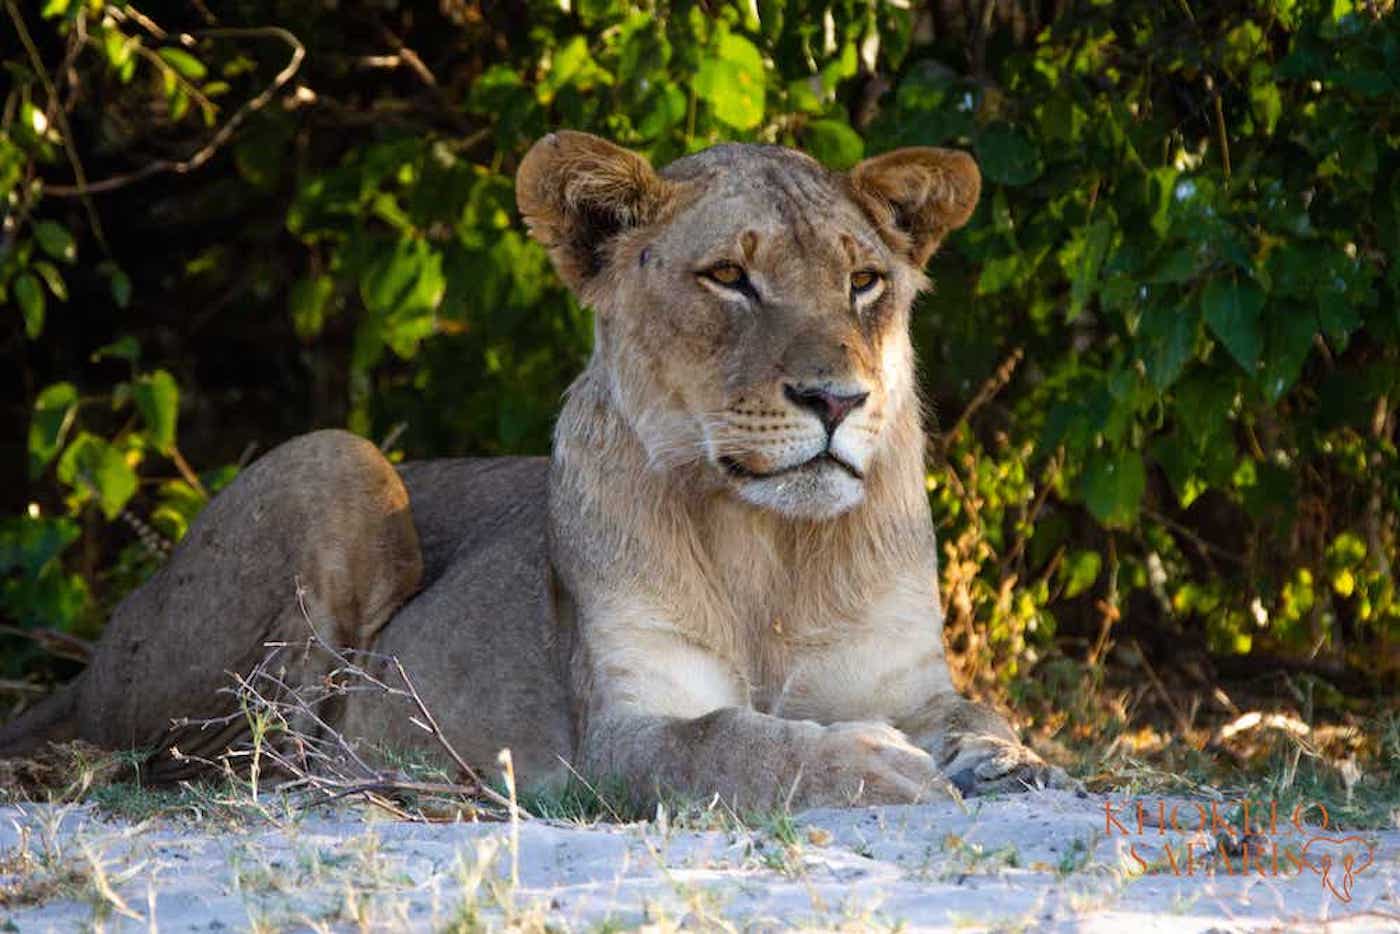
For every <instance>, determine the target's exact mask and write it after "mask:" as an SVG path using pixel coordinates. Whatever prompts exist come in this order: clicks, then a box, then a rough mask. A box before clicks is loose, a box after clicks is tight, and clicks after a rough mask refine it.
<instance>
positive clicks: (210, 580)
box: [75, 431, 422, 780]
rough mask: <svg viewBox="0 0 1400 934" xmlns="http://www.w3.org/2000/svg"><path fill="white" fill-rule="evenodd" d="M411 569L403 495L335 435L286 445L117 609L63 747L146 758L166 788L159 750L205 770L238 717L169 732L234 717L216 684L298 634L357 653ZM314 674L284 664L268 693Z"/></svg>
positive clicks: (414, 558) (415, 573) (244, 477)
mask: <svg viewBox="0 0 1400 934" xmlns="http://www.w3.org/2000/svg"><path fill="white" fill-rule="evenodd" d="M421 571H422V562H421V556H420V554H419V547H418V537H417V533H416V532H415V530H414V525H413V518H412V515H411V513H410V511H409V505H408V494H407V493H406V492H405V490H404V487H403V484H402V482H401V481H400V479H399V477H398V474H397V473H396V472H395V470H394V469H393V467H392V466H391V465H390V464H389V463H388V461H386V460H385V459H384V458H383V457H382V456H381V455H380V453H379V451H378V450H377V449H376V448H375V447H374V445H372V444H370V443H369V442H367V441H365V440H363V439H361V438H358V437H356V436H354V435H351V434H348V433H346V432H341V431H320V432H315V433H312V434H308V435H303V436H301V437H299V438H295V439H293V440H291V441H289V442H287V443H286V444H283V445H281V446H280V447H278V448H276V449H274V450H272V451H270V452H269V453H268V454H267V455H265V456H264V457H262V458H260V459H259V460H258V461H257V462H255V463H254V464H253V465H252V466H250V467H248V468H247V469H246V470H244V471H243V473H241V474H240V475H239V476H238V478H237V479H236V480H234V482H233V483H232V484H230V485H229V487H228V488H227V489H225V490H224V491H222V492H221V493H219V494H218V495H217V496H216V497H215V498H214V499H213V501H212V502H210V503H209V505H208V506H207V507H206V508H205V510H204V512H203V513H202V514H201V515H200V516H199V518H198V519H197V520H196V522H195V523H194V524H193V525H192V526H191V527H190V530H189V533H188V534H187V535H186V536H185V538H184V540H183V541H181V543H180V544H179V546H178V547H177V548H176V549H175V552H174V553H173V554H172V555H171V557H170V560H169V561H168V562H167V563H166V565H165V566H164V567H163V568H161V570H160V571H159V572H157V574H156V575H155V576H154V577H152V578H151V579H150V580H149V581H147V582H146V583H145V584H144V585H143V586H142V587H140V588H139V589H138V590H136V591H135V592H133V593H132V594H131V595H130V596H128V597H127V598H126V599H125V600H124V601H122V603H121V604H120V605H119V606H118V607H117V609H116V611H115V612H114V613H113V614H112V618H111V620H110V621H109V623H108V625H107V629H106V631H105V632H104V633H103V636H102V638H101V640H100V641H99V642H98V644H97V647H96V651H95V652H94V655H93V659H92V662H91V663H90V665H89V666H88V669H87V670H86V671H85V672H84V673H83V675H82V676H81V679H80V681H79V683H78V684H77V685H76V690H77V697H76V704H75V707H76V722H77V734H78V736H79V737H80V738H82V739H86V740H88V741H90V742H93V743H96V744H98V745H100V746H104V747H107V748H114V749H131V748H147V749H152V750H155V751H156V752H157V755H155V756H154V757H153V758H152V759H151V761H150V763H149V764H148V769H147V773H146V774H147V776H148V777H149V778H152V779H155V780H166V779H171V778H175V777H181V776H182V775H183V774H184V773H185V772H186V771H188V767H187V766H183V765H182V764H181V763H180V762H177V761H176V760H175V759H173V758H172V757H171V756H169V755H168V754H165V751H166V750H168V749H169V748H170V747H171V746H179V748H180V749H181V751H182V752H184V753H186V754H188V755H194V756H202V757H206V758H212V757H215V756H218V755H219V754H220V753H222V752H223V751H224V750H225V749H226V748H227V746H228V745H229V743H230V742H233V741H235V740H237V739H238V738H239V737H240V736H242V735H246V733H247V732H248V729H249V728H248V724H247V723H246V722H245V721H243V720H242V718H234V719H231V720H229V721H228V722H227V723H225V724H224V725H223V726H221V727H218V728H208V727H205V728H201V727H199V726H197V725H185V726H176V725H173V724H175V723H177V722H179V721H184V720H186V719H188V720H192V721H198V720H207V719H210V718H216V717H220V716H227V715H228V714H230V713H233V712H234V711H235V710H237V706H236V702H235V699H234V697H233V696H231V695H230V694H229V693H228V692H227V691H226V690H224V689H226V688H229V687H230V686H232V684H233V681H232V678H231V676H230V673H239V674H246V673H247V672H249V671H251V670H252V669H253V668H254V667H255V666H256V665H257V664H258V663H259V662H260V661H262V660H263V659H264V658H265V656H266V654H267V652H268V648H267V645H266V644H267V643H268V642H275V641H285V642H297V641H302V642H304V641H305V640H306V639H307V637H308V636H309V635H310V632H309V630H308V626H307V624H308V621H309V622H310V623H311V625H313V626H315V628H316V631H317V634H318V636H319V637H320V638H322V639H324V640H325V641H326V642H328V643H330V644H333V645H336V646H338V647H342V648H358V647H366V646H368V645H369V643H370V641H371V640H372V638H373V637H374V635H375V633H376V632H378V630H379V629H380V628H381V627H382V626H383V625H384V624H385V623H386V622H387V621H388V620H389V617H390V616H391V615H392V614H393V613H394V611H395V610H396V609H397V608H398V607H399V606H400V605H401V604H402V603H403V602H404V601H405V600H406V599H407V598H408V597H409V596H410V595H411V594H412V593H413V592H414V591H415V590H416V589H417V587H418V584H419V579H420V576H421ZM293 654H295V653H293ZM321 667H322V668H324V667H326V666H325V665H324V664H322V665H321ZM315 668H316V665H315V664H314V663H312V662H296V661H293V662H292V664H290V665H289V670H288V671H287V672H286V674H285V676H284V680H287V681H295V682H298V683H305V682H306V681H307V679H310V678H314V677H317V676H318V672H317V671H316V670H315ZM289 686H293V687H294V686H295V685H289Z"/></svg>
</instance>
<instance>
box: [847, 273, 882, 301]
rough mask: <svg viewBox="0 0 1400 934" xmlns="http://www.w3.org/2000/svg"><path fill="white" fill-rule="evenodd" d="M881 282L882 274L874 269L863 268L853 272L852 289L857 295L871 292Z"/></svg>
mask: <svg viewBox="0 0 1400 934" xmlns="http://www.w3.org/2000/svg"><path fill="white" fill-rule="evenodd" d="M879 282H880V274H879V273H878V272H876V271H875V270H873V269H862V270H861V271H860V272H853V273H851V291H852V292H854V293H855V294H856V295H859V294H861V293H862V292H869V291H870V290H871V289H873V288H875V286H876V285H877V284H879Z"/></svg>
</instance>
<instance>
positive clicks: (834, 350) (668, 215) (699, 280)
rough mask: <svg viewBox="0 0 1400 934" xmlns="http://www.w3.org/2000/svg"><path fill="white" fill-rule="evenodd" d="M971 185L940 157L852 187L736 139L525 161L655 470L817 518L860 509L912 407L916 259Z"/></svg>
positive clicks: (544, 149) (861, 176) (970, 171)
mask: <svg viewBox="0 0 1400 934" xmlns="http://www.w3.org/2000/svg"><path fill="white" fill-rule="evenodd" d="M551 141H554V142H551ZM882 162H883V163H885V164H883V165H882V164H881V163H882ZM546 165H547V166H548V167H549V170H548V172H547V173H546V171H545V170H544V166H546ZM536 169H539V170H540V171H536ZM892 186H894V188H893V189H892ZM976 189H977V176H976V169H975V167H974V166H973V165H972V163H971V160H970V159H968V158H967V157H965V156H962V155H961V154H958V153H950V152H947V151H944V150H903V151H900V152H897V153H892V154H890V155H888V156H885V157H881V158H879V159H875V160H870V162H867V163H863V164H862V166H860V167H857V169H856V170H854V171H853V172H852V173H851V174H850V175H848V176H842V175H837V174H834V173H831V172H828V171H827V170H825V169H824V168H822V167H821V166H820V165H819V164H817V163H816V162H815V161H813V160H811V159H810V158H808V157H806V156H805V155H802V154H801V153H798V152H795V151H792V150H787V149H781V148H778V147H764V146H748V145H728V146H719V147H715V148H713V149H709V150H706V151H704V152H702V153H698V154H696V155H694V156H690V157H687V158H685V159H682V160H680V161H678V162H676V163H673V164H672V165H671V166H669V167H667V168H666V169H665V170H664V171H663V172H661V173H660V174H657V173H654V172H652V171H651V169H650V167H649V166H647V165H646V163H645V162H643V161H642V160H640V159H639V158H638V157H637V156H635V155H633V154H631V153H628V152H626V151H625V150H620V149H616V147H612V146H611V145H610V144H606V143H603V142H602V141H601V140H597V139H596V138H594V137H587V136H582V135H581V134H572V133H570V134H559V135H558V136H555V137H549V138H546V140H544V141H541V142H540V143H539V144H537V145H536V147H535V148H534V149H533V150H532V151H531V154H530V156H528V157H527V159H526V162H525V163H524V164H523V165H522V167H521V170H520V185H519V198H520V201H521V206H522V209H523V211H524V213H525V214H526V217H527V219H529V221H530V222H531V228H532V231H533V232H534V233H535V234H536V236H538V237H539V238H540V239H541V241H542V242H544V243H545V244H546V245H547V246H549V247H550V248H551V253H552V255H553V257H554V260H555V263H556V266H557V267H558V268H559V270H560V272H561V273H562V274H563V275H564V277H565V280H566V281H567V282H569V284H570V285H571V286H573V287H574V288H575V290H576V291H578V292H579V294H580V296H581V297H582V298H584V300H585V301H588V302H590V303H591V304H592V305H593V306H594V307H595V308H596V309H597V310H598V312H599V316H598V347H597V350H596V353H597V354H599V355H600V357H601V360H602V361H603V363H604V364H605V366H606V369H607V372H608V374H609V376H610V381H611V384H612V385H611V389H612V395H613V398H614V401H615V402H616V403H617V405H618V407H619V409H620V410H621V412H622V413H623V414H624V416H625V417H626V418H627V420H628V422H629V424H630V425H631V426H632V428H633V429H634V430H635V432H636V434H637V436H638V438H639V440H640V441H641V443H642V444H643V446H644V447H645V448H646V451H647V454H648V459H649V462H650V463H651V464H652V466H653V468H654V469H658V470H690V471H695V470H697V469H698V470H699V471H700V472H701V473H702V474H703V475H704V476H705V477H706V478H708V480H710V481H711V482H713V483H715V484H719V485H723V486H724V487H726V488H727V489H729V490H731V491H732V492H733V494H734V495H736V496H738V497H740V498H741V499H743V500H745V501H747V502H749V503H752V504H754V505H757V506H761V507H764V508H768V509H772V510H775V511H777V512H779V513H782V514H784V515H787V516H790V517H794V518H804V519H822V518H828V517H831V516H835V515H838V514H840V513H842V512H844V511H846V510H849V509H850V508H852V507H853V506H855V505H856V504H858V503H859V502H860V501H861V500H862V499H863V497H864V495H865V487H866V482H867V478H868V476H869V474H870V472H871V471H872V470H875V469H878V464H879V460H880V457H881V454H882V452H883V451H884V449H885V448H886V447H887V445H888V444H889V435H890V432H888V431H887V427H888V426H889V425H890V424H891V422H892V421H893V420H894V418H895V416H896V415H897V414H898V413H901V412H904V411H907V410H908V409H909V408H910V407H912V406H914V405H915V404H916V402H915V389H914V373H913V359H912V357H913V355H912V351H911V349H910V344H909V336H908V314H909V306H910V304H911V303H912V301H913V298H914V296H915V295H916V294H917V292H918V290H919V289H920V288H921V286H922V285H923V283H924V279H923V276H922V273H921V272H920V266H921V265H922V263H923V260H924V259H926V258H927V256H928V255H929V253H930V252H932V249H933V248H934V247H936V245H937V240H938V239H940V238H941V237H942V236H943V235H944V234H945V233H946V232H947V231H948V230H951V229H952V228H953V227H955V226H957V225H958V224H960V223H961V222H962V221H963V220H965V219H966V215H967V213H970V211H971V206H972V204H973V203H975V199H976ZM940 199H941V202H940ZM934 202H938V203H943V204H944V205H945V208H944V210H942V211H939V210H937V207H938V204H937V203H934Z"/></svg>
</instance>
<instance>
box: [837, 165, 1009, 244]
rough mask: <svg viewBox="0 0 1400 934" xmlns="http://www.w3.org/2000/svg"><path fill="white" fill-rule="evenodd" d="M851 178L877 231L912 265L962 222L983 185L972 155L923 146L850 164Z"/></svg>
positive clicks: (964, 221) (966, 217)
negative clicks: (907, 257)
mask: <svg viewBox="0 0 1400 934" xmlns="http://www.w3.org/2000/svg"><path fill="white" fill-rule="evenodd" d="M850 180H851V185H852V187H853V188H854V189H855V193H856V197H857V199H858V200H859V201H860V202H861V204H862V205H863V206H864V207H865V209H866V212H867V213H868V214H869V215H870V217H871V219H872V220H874V221H875V224H876V226H877V227H878V228H879V230H880V234H881V236H883V237H884V238H885V240H886V241H887V242H888V243H889V244H890V246H891V247H893V248H894V249H896V250H900V251H901V252H904V253H906V254H908V256H909V258H910V259H912V260H913V261H914V264H915V265H917V266H922V265H923V264H924V263H925V262H927V261H928V258H929V257H930V256H932V255H933V251H934V250H936V249H938V245H939V244H940V243H942V242H943V238H944V237H946V236H947V235H948V234H950V233H952V232H953V231H954V230H957V229H958V228H959V227H961V226H962V225H963V224H966V223H967V219H968V218H969V217H971V216H972V211H973V209H974V208H976V207H977V196H978V194H980V193H981V190H982V174H981V173H980V172H978V171H977V163H976V162H974V161H973V160H972V157H971V156H969V155H968V154H967V153H965V152H961V151H959V150H956V149H934V148H932V147H927V146H916V147H912V148H909V149H896V150H895V151H894V152H887V153H885V154H884V155H883V156H875V157H874V158H872V159H866V160H865V161H864V162H862V163H860V164H859V165H857V166H856V167H855V168H853V169H851V174H850Z"/></svg>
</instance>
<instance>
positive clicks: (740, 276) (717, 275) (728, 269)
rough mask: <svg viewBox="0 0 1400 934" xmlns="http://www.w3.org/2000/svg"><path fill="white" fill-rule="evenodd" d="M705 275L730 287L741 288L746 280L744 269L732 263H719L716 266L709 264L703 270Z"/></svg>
mask: <svg viewBox="0 0 1400 934" xmlns="http://www.w3.org/2000/svg"><path fill="white" fill-rule="evenodd" d="M705 275H706V276H708V277H709V278H711V279H713V280H714V281H715V282H718V283H719V284H720V285H722V286H725V287H727V288H731V289H738V288H742V287H743V285H744V283H745V282H746V281H748V277H747V276H746V275H744V270H743V269H741V268H739V267H738V266H736V265H734V264H733V263H720V264H719V265H718V266H711V267H710V268H709V269H707V270H705Z"/></svg>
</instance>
